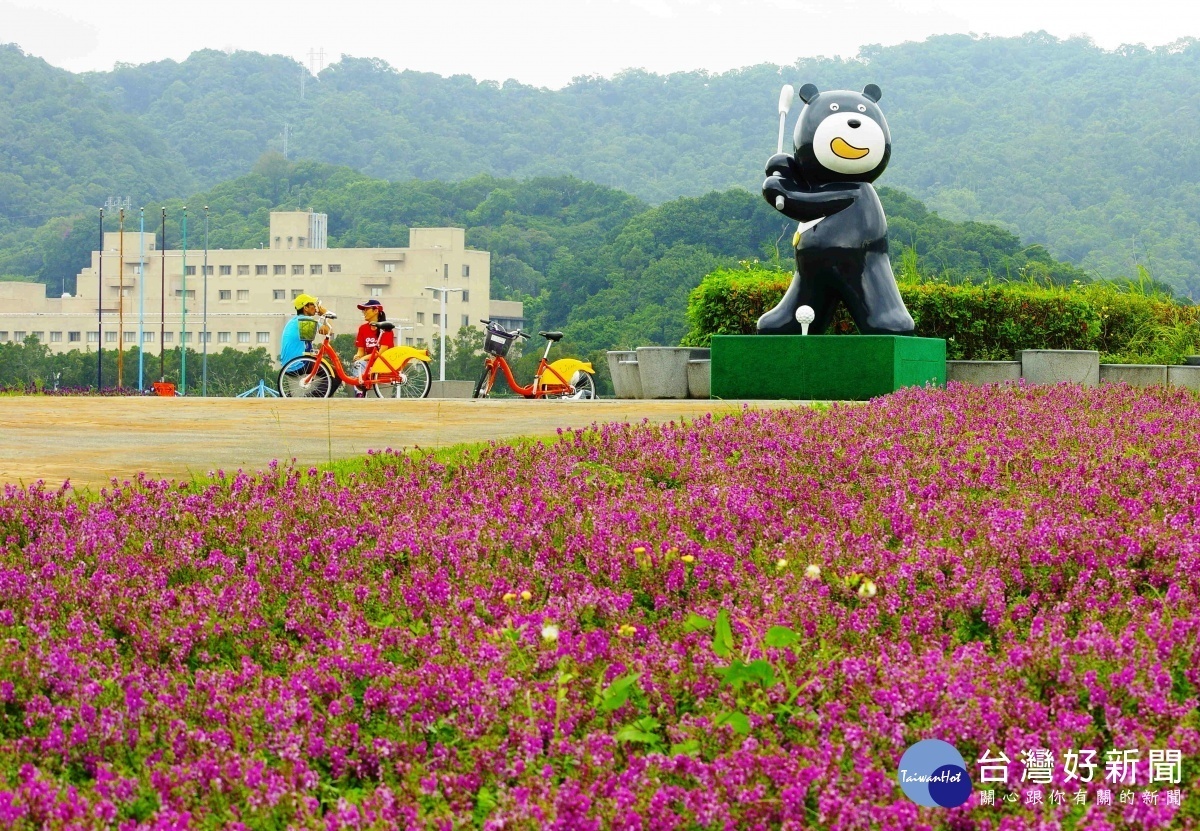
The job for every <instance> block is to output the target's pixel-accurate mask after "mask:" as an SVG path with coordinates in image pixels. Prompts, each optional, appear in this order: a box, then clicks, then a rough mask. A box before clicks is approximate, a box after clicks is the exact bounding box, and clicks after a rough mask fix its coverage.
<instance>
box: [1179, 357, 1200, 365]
mask: <svg viewBox="0 0 1200 831" xmlns="http://www.w3.org/2000/svg"><path fill="white" fill-rule="evenodd" d="M1183 362H1184V364H1186V365H1187V366H1200V355H1188V356H1187V357H1186V358H1184V359H1183Z"/></svg>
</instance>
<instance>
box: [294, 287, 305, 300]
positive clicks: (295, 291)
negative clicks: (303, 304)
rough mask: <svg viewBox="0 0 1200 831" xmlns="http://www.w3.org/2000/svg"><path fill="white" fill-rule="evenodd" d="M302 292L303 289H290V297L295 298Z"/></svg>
mask: <svg viewBox="0 0 1200 831" xmlns="http://www.w3.org/2000/svg"><path fill="white" fill-rule="evenodd" d="M302 294H304V289H292V299H293V300H295V299H296V298H297V297H299V296H300V295H302Z"/></svg>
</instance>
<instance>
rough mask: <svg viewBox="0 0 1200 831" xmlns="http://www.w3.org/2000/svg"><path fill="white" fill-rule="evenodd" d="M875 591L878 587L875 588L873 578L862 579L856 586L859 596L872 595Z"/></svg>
mask: <svg viewBox="0 0 1200 831" xmlns="http://www.w3.org/2000/svg"><path fill="white" fill-rule="evenodd" d="M877 592H878V589H876V588H875V582H874V581H873V580H863V581H862V583H860V584H859V586H858V596H859V597H874V596H875V595H876V593H877Z"/></svg>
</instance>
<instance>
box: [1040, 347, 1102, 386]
mask: <svg viewBox="0 0 1200 831" xmlns="http://www.w3.org/2000/svg"><path fill="white" fill-rule="evenodd" d="M1021 377H1022V378H1024V379H1025V380H1026V381H1027V382H1028V383H1030V384H1062V383H1068V384H1083V385H1084V386H1085V387H1094V386H1096V385H1097V384H1099V383H1100V353H1099V352H1096V351H1095V350H1091V349H1025V350H1022V352H1021Z"/></svg>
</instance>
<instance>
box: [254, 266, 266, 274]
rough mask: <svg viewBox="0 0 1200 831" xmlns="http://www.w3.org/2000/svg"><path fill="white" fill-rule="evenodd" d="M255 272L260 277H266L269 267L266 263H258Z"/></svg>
mask: <svg viewBox="0 0 1200 831" xmlns="http://www.w3.org/2000/svg"><path fill="white" fill-rule="evenodd" d="M254 273H255V274H257V275H258V276H259V277H265V276H266V275H267V267H266V266H265V265H256V266H255V267H254Z"/></svg>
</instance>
